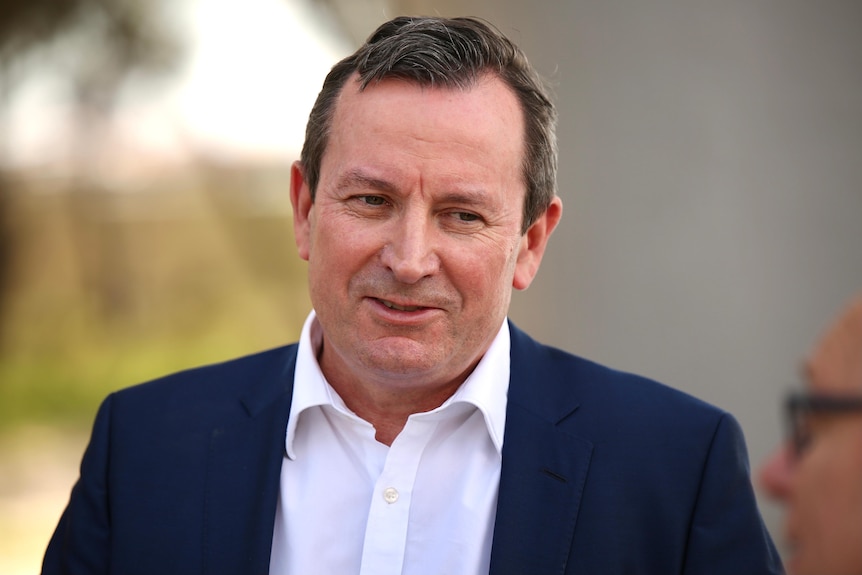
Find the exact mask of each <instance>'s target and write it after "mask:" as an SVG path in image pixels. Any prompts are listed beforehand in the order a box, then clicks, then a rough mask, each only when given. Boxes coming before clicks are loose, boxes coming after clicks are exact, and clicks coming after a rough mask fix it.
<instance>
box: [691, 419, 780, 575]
mask: <svg viewBox="0 0 862 575" xmlns="http://www.w3.org/2000/svg"><path fill="white" fill-rule="evenodd" d="M783 572H784V571H783V569H782V566H781V560H780V558H779V556H778V552H777V551H776V549H775V546H774V545H773V543H772V539H771V538H770V536H769V533H768V532H767V530H766V526H765V525H764V524H763V520H762V519H761V517H760V513H759V511H758V509H757V502H756V500H755V497H754V490H753V488H752V485H751V478H750V469H749V464H748V454H747V451H746V448H745V440H744V438H743V434H742V429H741V428H740V426H739V424H738V423H737V421H736V420H735V419H734V418H733V416H731V415H730V414H725V415H724V416H723V417H722V418H721V419H720V420H719V423H718V425H717V426H716V429H715V434H714V435H713V438H712V443H711V445H710V448H709V453H708V455H707V459H706V463H705V465H704V469H703V474H702V476H701V482H700V489H699V492H698V497H697V503H696V506H695V509H694V514H693V517H692V522H691V527H690V530H689V539H688V545H687V547H686V557H685V569H684V573H685V574H687V575H703V574H708V573H715V574H716V575H718V574H723V573H734V574H736V575H749V574H750V575H765V574H773V573H774V574H780V573H783Z"/></svg>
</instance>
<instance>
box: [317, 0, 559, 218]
mask: <svg viewBox="0 0 862 575" xmlns="http://www.w3.org/2000/svg"><path fill="white" fill-rule="evenodd" d="M354 73H355V74H357V75H358V80H359V85H360V90H364V89H365V88H366V87H368V85H369V84H371V83H372V82H379V81H381V80H384V79H388V78H397V79H402V80H407V81H410V82H415V83H416V84H418V85H420V86H430V87H435V86H440V87H445V88H457V89H469V88H470V87H472V86H473V85H475V83H476V81H477V80H478V79H480V78H481V77H482V76H484V75H486V74H493V75H495V76H497V77H498V78H500V79H501V80H502V81H503V82H505V83H506V84H507V85H508V86H509V87H510V88H511V89H512V91H513V92H514V93H515V95H516V96H517V98H518V101H519V103H520V106H521V109H522V111H523V114H524V125H525V130H524V131H525V135H524V138H525V142H524V151H525V152H524V160H523V174H524V183H525V185H526V188H527V193H526V197H525V200H524V209H523V217H522V223H521V233H525V232H526V231H527V229H529V227H530V225H532V224H533V222H534V221H536V219H538V217H539V216H541V215H542V214H543V213H544V212H545V211H546V210H547V209H548V206H549V205H550V204H551V201H552V200H553V198H554V196H555V195H556V191H557V139H556V132H555V130H556V119H557V113H556V109H555V108H554V104H553V103H552V101H551V99H550V96H549V95H548V93H547V91H546V88H545V86H544V84H543V83H542V80H541V78H540V77H539V75H538V74H537V73H536V71H535V70H534V69H533V67H532V66H531V65H530V63H529V62H528V61H527V57H526V56H525V55H524V53H523V51H521V49H520V48H518V47H517V46H516V45H515V44H514V43H512V42H511V41H510V40H509V39H508V38H506V37H505V36H504V35H503V34H502V33H501V32H500V31H499V30H497V29H496V28H494V27H492V26H491V25H489V24H487V23H485V22H483V21H481V20H478V19H476V18H427V17H422V18H414V17H404V16H402V17H398V18H395V19H393V20H390V21H389V22H386V23H385V24H383V25H381V26H380V27H379V28H378V29H377V30H376V31H375V32H374V33H373V34H371V36H369V38H368V40H367V41H366V42H365V44H363V45H362V46H361V47H360V48H359V49H358V50H357V51H356V52H355V53H353V54H352V55H350V56H348V57H346V58H344V59H343V60H341V61H340V62H338V63H337V64H336V65H335V66H333V68H332V70H330V72H329V74H328V75H327V76H326V79H325V80H324V82H323V88H322V89H321V91H320V94H318V96H317V101H316V102H315V103H314V107H313V108H312V110H311V114H310V115H309V118H308V125H307V127H306V131H305V143H304V144H303V147H302V154H301V156H300V162H301V164H302V167H303V170H304V173H305V179H306V181H307V182H308V187H309V190H310V192H311V197H312V201H313V199H314V197H315V193H316V191H317V185H318V183H319V181H320V165H321V162H322V161H323V155H324V153H325V151H326V146H327V142H328V138H329V131H330V128H331V125H332V117H333V115H334V111H335V103H336V101H337V100H338V96H339V94H340V93H341V90H342V88H343V87H344V85H345V84H346V82H347V80H348V79H349V78H351V77H352V76H353V75H354Z"/></svg>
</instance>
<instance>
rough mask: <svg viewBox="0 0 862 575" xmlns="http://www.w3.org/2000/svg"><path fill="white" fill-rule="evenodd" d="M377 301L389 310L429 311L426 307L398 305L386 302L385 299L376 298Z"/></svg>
mask: <svg viewBox="0 0 862 575" xmlns="http://www.w3.org/2000/svg"><path fill="white" fill-rule="evenodd" d="M375 299H376V300H377V301H379V302H380V303H382V304H383V305H385V306H386V307H388V308H389V309H394V310H398V311H420V310H423V309H428V308H426V307H424V306H420V305H400V304H397V303H395V302H392V301H389V300H385V299H380V298H375Z"/></svg>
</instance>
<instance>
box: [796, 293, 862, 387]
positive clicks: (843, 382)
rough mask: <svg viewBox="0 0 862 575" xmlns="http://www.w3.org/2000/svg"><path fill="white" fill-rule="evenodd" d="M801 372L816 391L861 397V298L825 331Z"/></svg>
mask: <svg viewBox="0 0 862 575" xmlns="http://www.w3.org/2000/svg"><path fill="white" fill-rule="evenodd" d="M804 369H805V372H806V376H807V379H808V381H809V383H810V385H811V387H813V388H815V389H816V390H818V391H825V392H836V393H841V392H844V393H862V295H860V296H858V297H857V298H856V299H855V300H854V301H853V302H852V303H851V304H850V305H849V306H848V307H847V308H846V309H845V310H844V311H843V312H842V313H841V315H839V316H838V318H837V319H836V320H835V321H834V323H833V324H832V325H831V326H830V327H829V328H828V329H827V330H826V332H825V333H824V335H823V337H822V338H821V339H820V341H819V342H818V344H817V346H816V347H815V349H814V351H813V353H812V354H811V355H810V357H809V358H808V360H807V361H806V362H805V366H804Z"/></svg>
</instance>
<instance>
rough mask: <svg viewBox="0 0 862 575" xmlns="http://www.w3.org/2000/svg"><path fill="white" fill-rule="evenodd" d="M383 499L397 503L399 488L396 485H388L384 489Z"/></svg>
mask: <svg viewBox="0 0 862 575" xmlns="http://www.w3.org/2000/svg"><path fill="white" fill-rule="evenodd" d="M383 499H385V500H386V503H395V502H396V501H398V490H397V489H395V488H394V487H387V488H386V489H384V490H383Z"/></svg>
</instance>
